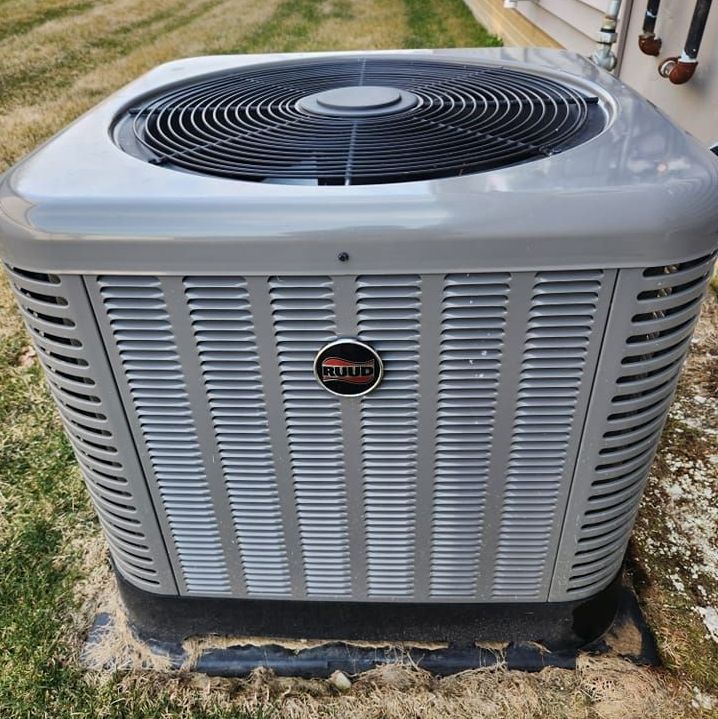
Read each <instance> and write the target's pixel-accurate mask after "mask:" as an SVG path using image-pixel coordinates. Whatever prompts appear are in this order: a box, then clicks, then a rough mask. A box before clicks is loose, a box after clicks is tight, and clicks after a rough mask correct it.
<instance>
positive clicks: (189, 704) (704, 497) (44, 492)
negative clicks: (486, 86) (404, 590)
mask: <svg viewBox="0 0 718 719" xmlns="http://www.w3.org/2000/svg"><path fill="white" fill-rule="evenodd" d="M0 14H1V18H2V20H1V21H0V53H1V55H0V56H1V57H2V58H3V59H2V63H1V64H0V172H2V171H3V170H4V169H5V168H6V167H7V166H9V165H10V164H12V163H13V162H15V161H16V160H18V159H19V158H20V157H22V156H23V155H24V154H25V153H27V152H29V151H30V150H32V149H33V147H35V146H36V145H37V144H38V143H39V142H41V141H43V140H44V139H45V138H47V137H48V136H50V135H51V134H52V133H54V132H56V131H57V130H59V129H60V128H61V127H63V126H64V125H65V124H66V123H68V122H70V121H71V120H72V119H73V118H75V117H77V116H78V115H79V114H81V113H82V112H84V111H85V110H86V109H88V108H89V107H91V106H92V105H93V104H95V103H96V102H98V101H99V100H101V99H102V98H103V97H105V96H106V95H107V94H108V93H110V92H111V91H113V90H115V89H116V88H118V87H120V86H121V85H122V84H124V83H126V82H128V81H129V80H131V79H132V78H134V77H136V76H137V75H139V74H140V73H141V72H143V71H145V70H147V69H149V68H151V67H152V66H154V65H156V64H158V63H161V62H164V61H166V60H170V59H175V58H178V57H183V56H190V55H197V54H208V53H231V52H268V51H293V50H319V49H360V48H361V49H379V48H391V47H410V48H412V47H439V46H445V47H451V46H482V45H488V44H496V43H497V40H496V39H495V38H493V37H491V36H490V35H488V34H487V33H486V32H485V31H484V30H483V29H482V28H481V27H480V26H479V25H477V24H476V23H475V22H474V20H473V18H472V17H471V15H470V14H469V12H468V10H467V9H466V7H465V6H464V5H463V3H462V1H461V0H186V1H185V2H180V1H179V0H153V2H147V1H146V0H0ZM716 314H717V313H716V303H715V301H713V302H712V304H711V305H710V307H709V309H708V312H707V313H706V314H705V316H704V318H703V320H702V324H701V332H700V336H699V340H698V342H697V343H696V346H695V348H694V353H693V356H692V358H691V361H690V365H689V373H688V377H687V379H686V380H685V381H684V383H683V386H682V390H681V392H682V394H681V400H680V403H679V405H678V406H677V408H676V409H675V410H674V412H673V414H672V418H671V422H670V425H669V431H668V432H667V433H666V438H665V441H664V450H663V452H662V454H661V458H660V461H659V462H658V464H657V466H656V471H655V473H654V476H653V478H652V480H651V484H650V487H649V492H648V497H649V501H648V502H646V503H645V505H644V509H643V512H642V515H641V518H640V520H639V524H638V529H637V532H636V538H635V542H634V547H633V549H632V560H631V561H632V567H633V571H634V572H635V574H636V576H637V578H638V580H639V585H640V589H641V592H642V597H643V599H644V602H645V605H646V610H647V612H648V615H649V616H650V618H651V621H652V622H653V624H654V626H655V627H656V629H657V632H658V636H659V640H660V643H661V649H662V652H663V656H664V659H665V661H666V664H667V668H666V669H663V670H660V671H654V670H646V669H642V668H637V667H633V666H632V665H629V664H627V663H625V662H622V661H621V660H618V659H602V660H586V661H584V662H582V664H581V667H580V669H579V670H578V671H576V672H566V671H560V670H546V671H544V672H542V673H541V674H537V675H530V676H524V675H520V674H517V673H512V672H507V671H503V670H498V671H491V672H470V673H467V674H466V675H463V676H461V677H458V678H455V679H446V680H442V681H436V680H433V679H431V678H430V677H427V676H425V675H423V674H421V673H419V672H415V671H410V670H406V671H405V670H398V671H397V672H394V673H393V674H392V675H391V676H387V675H386V674H374V675H370V676H365V677H362V678H360V680H359V681H358V682H357V683H356V685H355V687H354V689H352V691H351V692H349V693H348V694H346V695H343V696H337V695H335V694H334V693H332V690H331V688H330V687H329V686H328V685H327V684H326V683H324V682H314V683H306V682H305V683H291V682H280V681H275V680H272V679H271V678H269V677H266V676H263V675H261V674H260V675H258V676H255V677H253V678H252V679H251V680H248V681H240V682H237V681H234V682H232V681H226V680H225V681H219V680H217V681H215V680H212V681H209V680H206V678H203V677H201V676H196V675H191V674H181V675H174V676H171V677H170V676H166V675H163V674H162V673H161V672H145V673H123V672H119V671H118V672H115V673H103V674H93V673H89V674H88V673H86V672H84V671H83V670H82V669H81V668H80V666H79V663H78V648H79V646H80V643H81V639H82V636H83V633H84V632H85V631H86V629H87V622H88V618H89V617H90V616H91V613H92V612H91V610H92V607H93V601H94V594H93V588H94V587H95V585H96V584H97V583H99V582H102V581H104V577H106V563H105V559H104V553H103V551H102V545H101V543H100V541H99V539H98V537H99V530H98V526H97V523H96V521H95V519H94V517H93V514H92V512H91V510H90V507H89V503H88V500H87V497H86V494H85V492H84V488H83V486H82V481H81V479H80V477H79V473H78V471H77V469H76V466H75V464H74V461H73V458H72V454H71V451H70V449H69V446H68V443H67V442H66V441H65V439H64V436H63V434H62V432H61V428H60V424H59V420H58V418H57V416H56V414H55V411H54V408H53V406H52V403H51V401H50V399H49V396H48V393H47V392H46V390H45V386H44V384H43V381H42V376H41V371H40V369H39V367H38V364H37V361H36V360H35V358H34V356H33V353H32V352H31V351H30V350H29V348H28V340H27V338H26V335H25V333H24V330H23V328H22V325H21V322H20V320H19V317H18V315H17V313H16V312H15V310H14V307H13V304H12V300H11V297H10V294H9V291H8V289H7V286H6V283H5V281H4V279H3V280H2V281H1V284H0V717H2V719H16V718H18V719H19V718H20V717H33V719H34V718H36V717H38V718H39V717H68V718H69V717H73V718H81V717H138V718H139V717H170V716H172V717H174V716H181V717H184V716H186V717H198V718H199V717H230V716H231V717H248V718H249V717H253V718H255V719H259V718H260V717H273V718H274V717H277V718H279V717H314V716H320V715H321V716H344V717H348V716H352V717H355V716H356V717H376V718H377V719H379V718H380V717H427V718H428V717H446V716H451V717H480V716H487V717H488V716H491V717H512V718H513V717H556V718H558V717H602V718H603V719H613V718H615V719H619V718H620V719H625V718H626V717H632V716H635V717H643V716H649V715H650V716H651V717H686V716H701V715H703V716H710V715H712V714H713V712H715V715H718V703H716V705H714V706H713V708H711V702H712V701H713V700H712V696H713V695H715V694H717V693H718V669H717V668H716V667H718V651H716V644H715V643H714V642H713V641H712V640H711V639H710V638H707V637H706V634H707V629H706V626H705V624H704V622H703V617H702V615H701V613H700V612H701V609H702V608H706V607H710V606H718V595H717V590H716V587H717V586H718V577H717V576H716V572H717V571H718V561H717V560H716V556H717V555H718V548H717V547H716V534H715V532H716V528H715V520H716V517H715V506H716V501H715V500H716V497H715V494H714V492H715V480H714V479H713V478H714V477H715V469H716V466H717V465H716V461H718V438H717V437H716V435H715V434H711V433H710V432H705V431H703V429H702V428H704V427H706V426H707V427H710V426H714V425H715V413H716V411H717V410H718V403H717V402H716V400H715V396H716V393H717V391H718V374H716V372H715V369H714V364H713V363H714V362H715V358H716V357H718V336H716V332H715V330H714V329H712V328H714V327H715V326H716ZM711 423H712V424H711ZM669 521H670V523H669ZM98 547H99V550H98ZM704 613H705V612H704Z"/></svg>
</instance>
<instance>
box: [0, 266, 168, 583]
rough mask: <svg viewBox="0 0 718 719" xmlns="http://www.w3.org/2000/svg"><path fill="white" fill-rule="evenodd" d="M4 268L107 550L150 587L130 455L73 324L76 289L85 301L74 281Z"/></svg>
mask: <svg viewBox="0 0 718 719" xmlns="http://www.w3.org/2000/svg"><path fill="white" fill-rule="evenodd" d="M7 271H8V274H9V277H10V281H11V284H12V287H13V290H14V292H15V295H16V297H17V300H18V304H19V306H20V310H21V312H22V315H23V317H24V319H25V322H26V325H27V328H28V330H29V331H30V334H31V335H32V338H33V341H34V344H35V347H36V348H37V352H38V357H39V359H40V362H41V363H42V365H43V367H44V369H45V376H46V378H47V381H48V383H49V386H50V390H51V392H52V394H53V396H54V398H55V400H56V402H57V405H58V408H59V410H60V416H61V417H62V420H63V424H64V426H65V430H66V432H67V436H68V437H69V440H70V442H71V444H72V446H73V449H74V450H75V456H76V457H77V460H78V462H79V464H80V467H81V469H82V473H83V476H84V479H85V482H86V484H87V487H88V489H89V491H90V495H91V497H92V500H93V503H94V505H95V509H96V511H97V515H98V517H99V519H100V523H101V525H102V527H103V529H104V531H105V536H106V538H107V542H108V544H109V546H110V551H111V553H112V557H113V559H114V561H115V563H116V564H117V566H118V568H119V569H120V570H121V571H122V572H123V574H125V575H126V576H128V577H131V578H132V580H133V581H134V582H135V583H136V584H137V585H139V586H141V587H144V588H146V589H151V590H156V589H158V588H159V587H160V577H159V575H158V571H157V568H156V562H157V561H158V560H159V553H158V552H157V551H156V548H155V547H151V546H150V543H149V542H148V539H147V536H146V530H145V527H144V523H143V517H142V513H141V512H140V511H138V504H137V497H136V487H135V486H134V484H133V483H132V482H134V481H135V480H136V479H137V477H130V478H128V474H127V469H126V467H125V464H126V462H128V461H129V460H130V459H131V458H130V457H127V456H123V455H121V454H120V452H119V451H118V448H117V441H116V437H115V428H114V426H113V422H112V421H111V419H110V417H109V416H108V415H109V414H110V412H108V409H107V406H106V400H105V399H104V397H105V396H106V393H110V394H111V393H112V392H113V387H111V386H107V385H105V386H103V385H102V384H101V383H100V382H98V380H97V379H96V376H97V375H96V372H97V371H99V368H96V367H94V366H93V365H92V364H91V362H90V360H89V359H88V358H89V357H91V356H92V355H93V352H96V351H97V347H93V348H87V347H85V345H84V342H83V339H82V338H84V337H86V336H87V333H88V328H83V327H80V326H78V320H77V319H76V318H77V312H78V308H77V307H75V303H74V301H71V300H70V296H71V295H74V296H78V294H79V296H80V297H82V299H83V300H85V301H86V297H85V296H84V289H83V288H82V281H81V280H80V279H79V278H69V277H59V276H57V275H50V274H43V273H38V272H28V271H24V270H21V269H18V268H14V267H8V268H7ZM97 341H99V340H97ZM129 479H131V480H132V482H131V481H128V480H129Z"/></svg>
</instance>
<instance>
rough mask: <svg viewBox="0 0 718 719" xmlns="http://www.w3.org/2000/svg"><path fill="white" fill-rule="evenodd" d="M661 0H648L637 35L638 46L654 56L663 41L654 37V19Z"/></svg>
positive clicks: (646, 53) (645, 52)
mask: <svg viewBox="0 0 718 719" xmlns="http://www.w3.org/2000/svg"><path fill="white" fill-rule="evenodd" d="M660 6H661V0H648V4H647V5H646V14H645V15H644V16H643V32H642V33H641V34H640V35H639V36H638V47H639V48H640V49H641V52H642V53H644V54H645V55H653V56H656V55H658V53H659V52H660V51H661V45H662V44H663V42H662V41H661V38H659V37H656V19H657V18H658V10H659V9H660Z"/></svg>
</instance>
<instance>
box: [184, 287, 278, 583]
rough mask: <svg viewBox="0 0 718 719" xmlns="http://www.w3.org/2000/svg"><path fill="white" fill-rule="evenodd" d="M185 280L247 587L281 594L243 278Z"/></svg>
mask: <svg viewBox="0 0 718 719" xmlns="http://www.w3.org/2000/svg"><path fill="white" fill-rule="evenodd" d="M184 286H185V293H186V297H187V303H188V307H189V312H190V317H191V321H192V328H193V330H194V334H195V342H196V345H197V352H198V354H199V358H200V363H201V366H202V376H203V379H204V384H205V390H206V392H207V397H208V403H209V407H210V412H211V415H212V423H213V426H214V432H215V438H216V442H217V446H218V448H219V454H220V461H221V463H222V469H223V472H224V479H225V483H226V486H227V492H228V495H229V501H230V504H231V510H232V517H233V520H234V528H235V534H236V537H237V543H238V545H239V549H240V553H241V557H242V565H243V568H244V575H245V580H246V586H247V590H248V593H249V594H250V595H270V596H271V595H278V596H287V595H288V594H289V593H290V579H289V568H288V558H287V547H286V542H285V537H284V529H283V526H282V515H281V509H280V505H279V494H278V489H277V484H276V480H275V476H276V470H275V466H274V459H273V455H272V445H271V441H270V436H269V425H268V420H267V412H266V407H265V398H264V392H263V385H262V373H261V369H260V366H259V358H258V354H257V346H256V338H255V333H254V326H253V321H252V314H251V308H250V303H249V294H248V291H247V285H246V282H245V280H244V279H243V278H241V277H186V278H185V279H184Z"/></svg>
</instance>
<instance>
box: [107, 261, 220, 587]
mask: <svg viewBox="0 0 718 719" xmlns="http://www.w3.org/2000/svg"><path fill="white" fill-rule="evenodd" d="M97 283H98V286H99V288H100V295H101V298H102V302H103V304H104V307H105V311H106V313H107V317H108V321H109V327H110V329H111V332H112V337H113V340H114V343H115V346H116V351H117V353H118V354H119V357H120V359H121V361H122V367H123V370H124V373H125V381H126V383H127V385H128V387H129V392H130V395H131V398H132V403H133V407H134V411H135V413H136V416H137V419H138V423H139V426H140V427H141V430H142V440H143V441H144V444H145V446H146V449H147V453H148V455H149V458H150V462H151V465H152V469H153V471H154V475H155V479H156V482H157V487H158V489H159V494H160V496H161V498H162V504H163V507H164V511H165V514H166V517H167V521H168V524H169V526H170V530H171V533H172V539H173V541H174V544H175V547H176V551H177V555H178V558H179V563H180V565H181V568H182V573H183V577H184V581H185V585H186V587H187V591H188V592H189V593H191V594H202V595H206V594H227V593H229V589H230V584H229V579H228V574H227V568H226V564H225V560H224V553H223V550H222V544H221V541H220V536H219V528H218V525H217V521H216V518H215V515H214V510H213V505H212V500H211V497H210V490H209V486H208V482H207V477H206V474H205V469H204V464H203V460H202V453H201V451H200V447H199V444H198V440H197V431H196V428H195V425H194V420H193V417H192V407H191V406H190V403H189V400H188V398H187V392H186V387H185V376H184V372H183V369H182V366H181V363H180V359H179V356H178V351H177V347H176V345H175V339H174V334H173V329H172V324H171V322H170V319H169V314H168V311H167V306H166V304H165V298H164V296H163V292H162V288H161V284H160V281H159V280H158V279H157V278H154V277H117V276H109V275H106V276H101V277H98V279H97Z"/></svg>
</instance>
